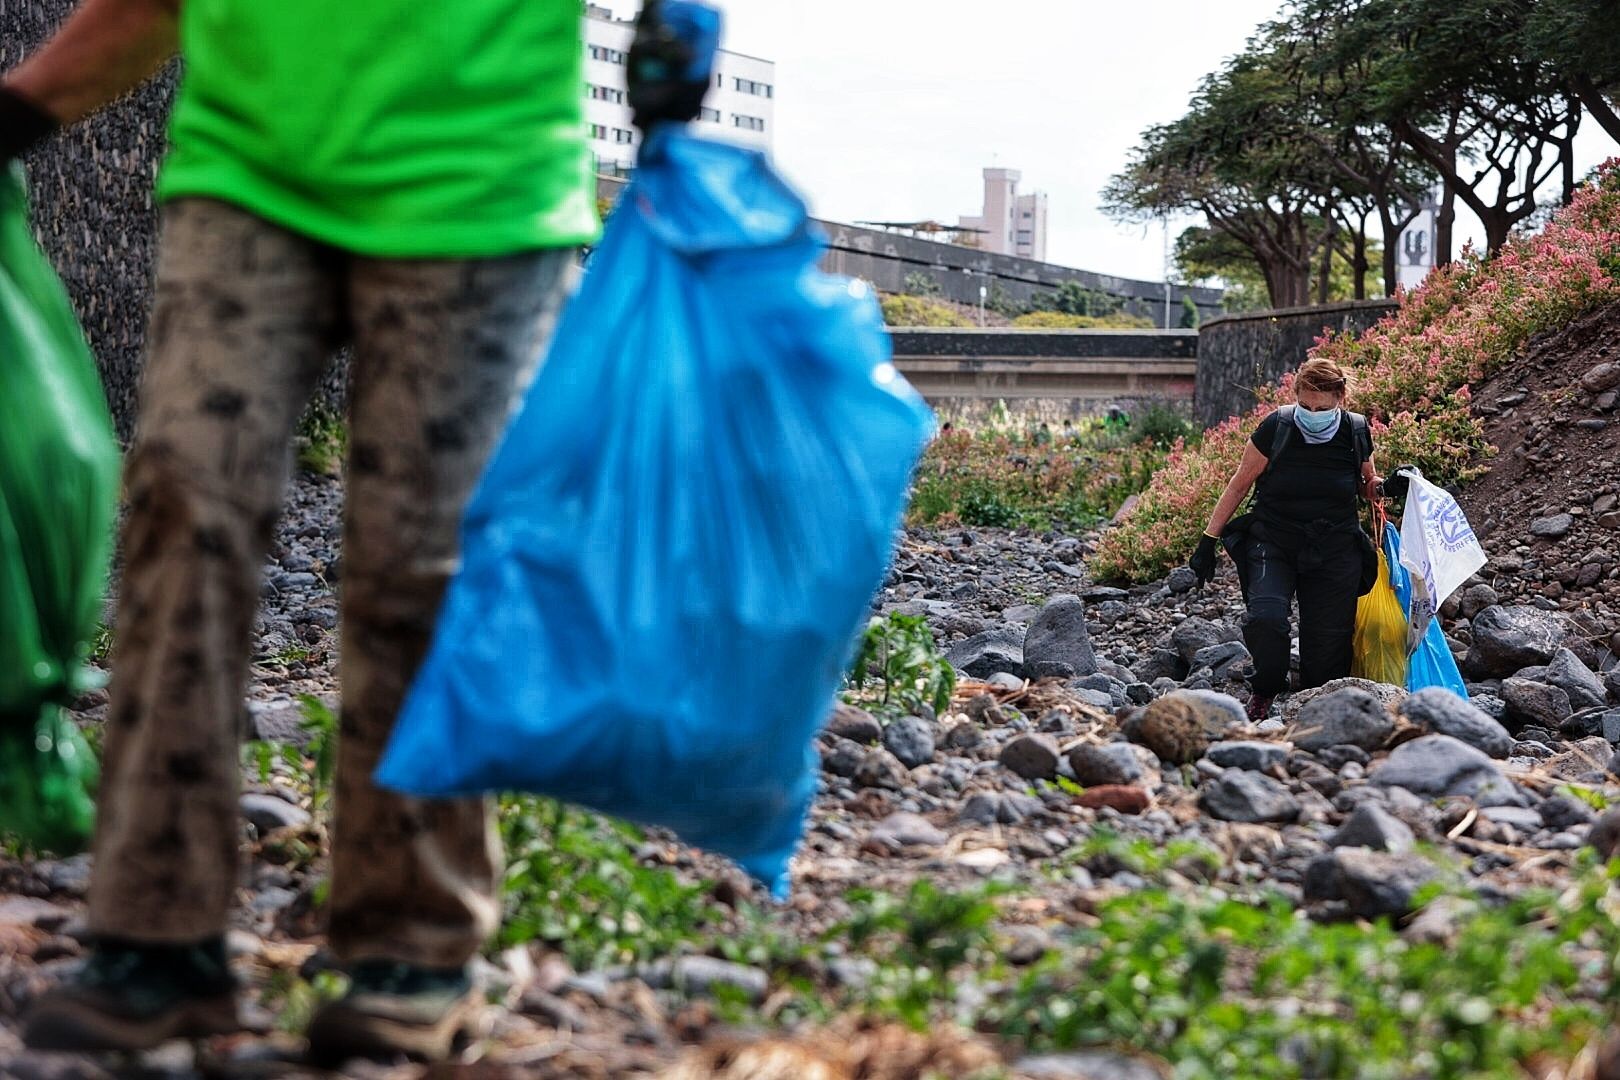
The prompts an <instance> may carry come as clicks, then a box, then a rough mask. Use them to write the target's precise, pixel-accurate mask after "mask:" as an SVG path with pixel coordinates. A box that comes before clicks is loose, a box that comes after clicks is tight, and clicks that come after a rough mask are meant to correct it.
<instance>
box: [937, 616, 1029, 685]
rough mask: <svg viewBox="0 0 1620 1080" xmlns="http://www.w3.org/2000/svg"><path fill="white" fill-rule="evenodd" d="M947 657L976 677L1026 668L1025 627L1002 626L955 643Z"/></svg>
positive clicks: (1014, 673)
mask: <svg viewBox="0 0 1620 1080" xmlns="http://www.w3.org/2000/svg"><path fill="white" fill-rule="evenodd" d="M945 659H946V661H947V662H949V663H950V665H951V666H952V667H954V668H959V669H961V670H962V671H965V672H967V673H968V674H969V675H971V676H972V677H973V678H975V679H988V678H989V677H990V676H992V675H994V674H996V672H998V671H1005V672H1007V673H1009V674H1012V675H1017V674H1020V673H1021V672H1022V671H1023V670H1024V630H1023V627H1020V626H999V627H996V628H995V629H994V630H986V631H985V632H984V633H982V634H974V635H973V636H972V637H970V638H966V639H964V640H962V641H959V642H957V643H956V644H955V645H952V646H951V647H950V649H949V650H948V651H947V652H946V653H945Z"/></svg>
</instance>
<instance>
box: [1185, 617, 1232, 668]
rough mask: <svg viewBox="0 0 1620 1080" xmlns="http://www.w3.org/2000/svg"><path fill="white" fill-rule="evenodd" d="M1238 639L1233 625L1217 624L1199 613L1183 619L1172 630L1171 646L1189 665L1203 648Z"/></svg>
mask: <svg viewBox="0 0 1620 1080" xmlns="http://www.w3.org/2000/svg"><path fill="white" fill-rule="evenodd" d="M1237 639H1238V634H1237V631H1235V630H1233V629H1232V628H1231V627H1227V626H1220V625H1217V624H1215V623H1212V622H1210V621H1209V620H1208V619H1202V618H1199V617H1198V616H1197V615H1194V616H1192V617H1191V618H1188V619H1184V620H1182V621H1181V622H1180V623H1179V624H1178V625H1177V626H1176V628H1175V629H1174V630H1172V631H1170V645H1171V647H1172V648H1173V649H1175V650H1176V652H1177V653H1178V654H1180V656H1181V660H1182V662H1183V663H1185V664H1188V665H1191V664H1192V662H1193V657H1195V656H1197V655H1198V653H1199V652H1200V651H1201V650H1203V649H1207V648H1209V647H1210V646H1212V645H1219V644H1221V643H1222V642H1227V641H1236V640H1237Z"/></svg>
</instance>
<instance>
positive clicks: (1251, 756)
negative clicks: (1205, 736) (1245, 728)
mask: <svg viewBox="0 0 1620 1080" xmlns="http://www.w3.org/2000/svg"><path fill="white" fill-rule="evenodd" d="M1204 756H1205V757H1207V758H1209V760H1210V761H1211V762H1213V763H1214V764H1216V765H1219V766H1220V767H1221V768H1223V769H1248V770H1250V771H1251V772H1266V771H1268V770H1270V769H1272V768H1275V767H1276V766H1278V765H1282V764H1283V763H1285V762H1286V761H1287V760H1288V746H1287V744H1286V743H1274V742H1259V741H1257V740H1242V741H1235V742H1218V743H1216V744H1215V745H1214V746H1211V747H1210V748H1209V750H1208V752H1207V753H1205V755H1204Z"/></svg>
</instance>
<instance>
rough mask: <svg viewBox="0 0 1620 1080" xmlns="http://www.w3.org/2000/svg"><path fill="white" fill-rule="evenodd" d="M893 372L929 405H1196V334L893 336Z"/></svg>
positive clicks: (1097, 332)
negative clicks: (1124, 401) (1153, 401)
mask: <svg viewBox="0 0 1620 1080" xmlns="http://www.w3.org/2000/svg"><path fill="white" fill-rule="evenodd" d="M891 337H892V338H893V340H894V358H895V366H896V367H898V368H899V369H900V371H901V372H902V373H903V374H904V375H905V376H906V378H907V379H909V380H910V381H911V384H912V385H913V386H915V387H916V388H917V391H918V392H919V393H920V394H922V395H923V397H925V398H927V399H928V400H929V401H930V402H943V401H950V400H970V401H971V400H994V399H1006V400H1009V401H1011V400H1019V399H1025V400H1027V399H1035V398H1038V399H1068V400H1080V401H1095V402H1103V401H1112V400H1116V399H1121V398H1165V399H1175V400H1185V401H1191V400H1192V397H1193V388H1194V385H1195V381H1196V379H1197V375H1198V331H1196V330H980V329H971V330H956V329H951V330H922V329H916V330H911V329H896V330H894V331H892V332H891Z"/></svg>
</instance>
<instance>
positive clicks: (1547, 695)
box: [1502, 679, 1575, 731]
mask: <svg viewBox="0 0 1620 1080" xmlns="http://www.w3.org/2000/svg"><path fill="white" fill-rule="evenodd" d="M1502 700H1503V701H1505V702H1507V707H1508V718H1509V719H1510V720H1512V721H1513V722H1514V723H1516V724H1518V725H1519V726H1520V727H1523V726H1525V725H1528V724H1534V725H1535V726H1537V727H1543V728H1547V729H1548V730H1551V731H1556V730H1558V725H1559V724H1562V723H1563V722H1564V721H1565V720H1568V719H1569V718H1570V715H1571V714H1572V713H1574V711H1575V710H1574V709H1572V708H1571V707H1570V703H1569V695H1568V694H1566V693H1565V692H1564V691H1563V690H1561V689H1559V688H1558V687H1556V686H1553V685H1551V684H1549V683H1544V682H1533V681H1531V680H1530V679H1503V680H1502Z"/></svg>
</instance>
